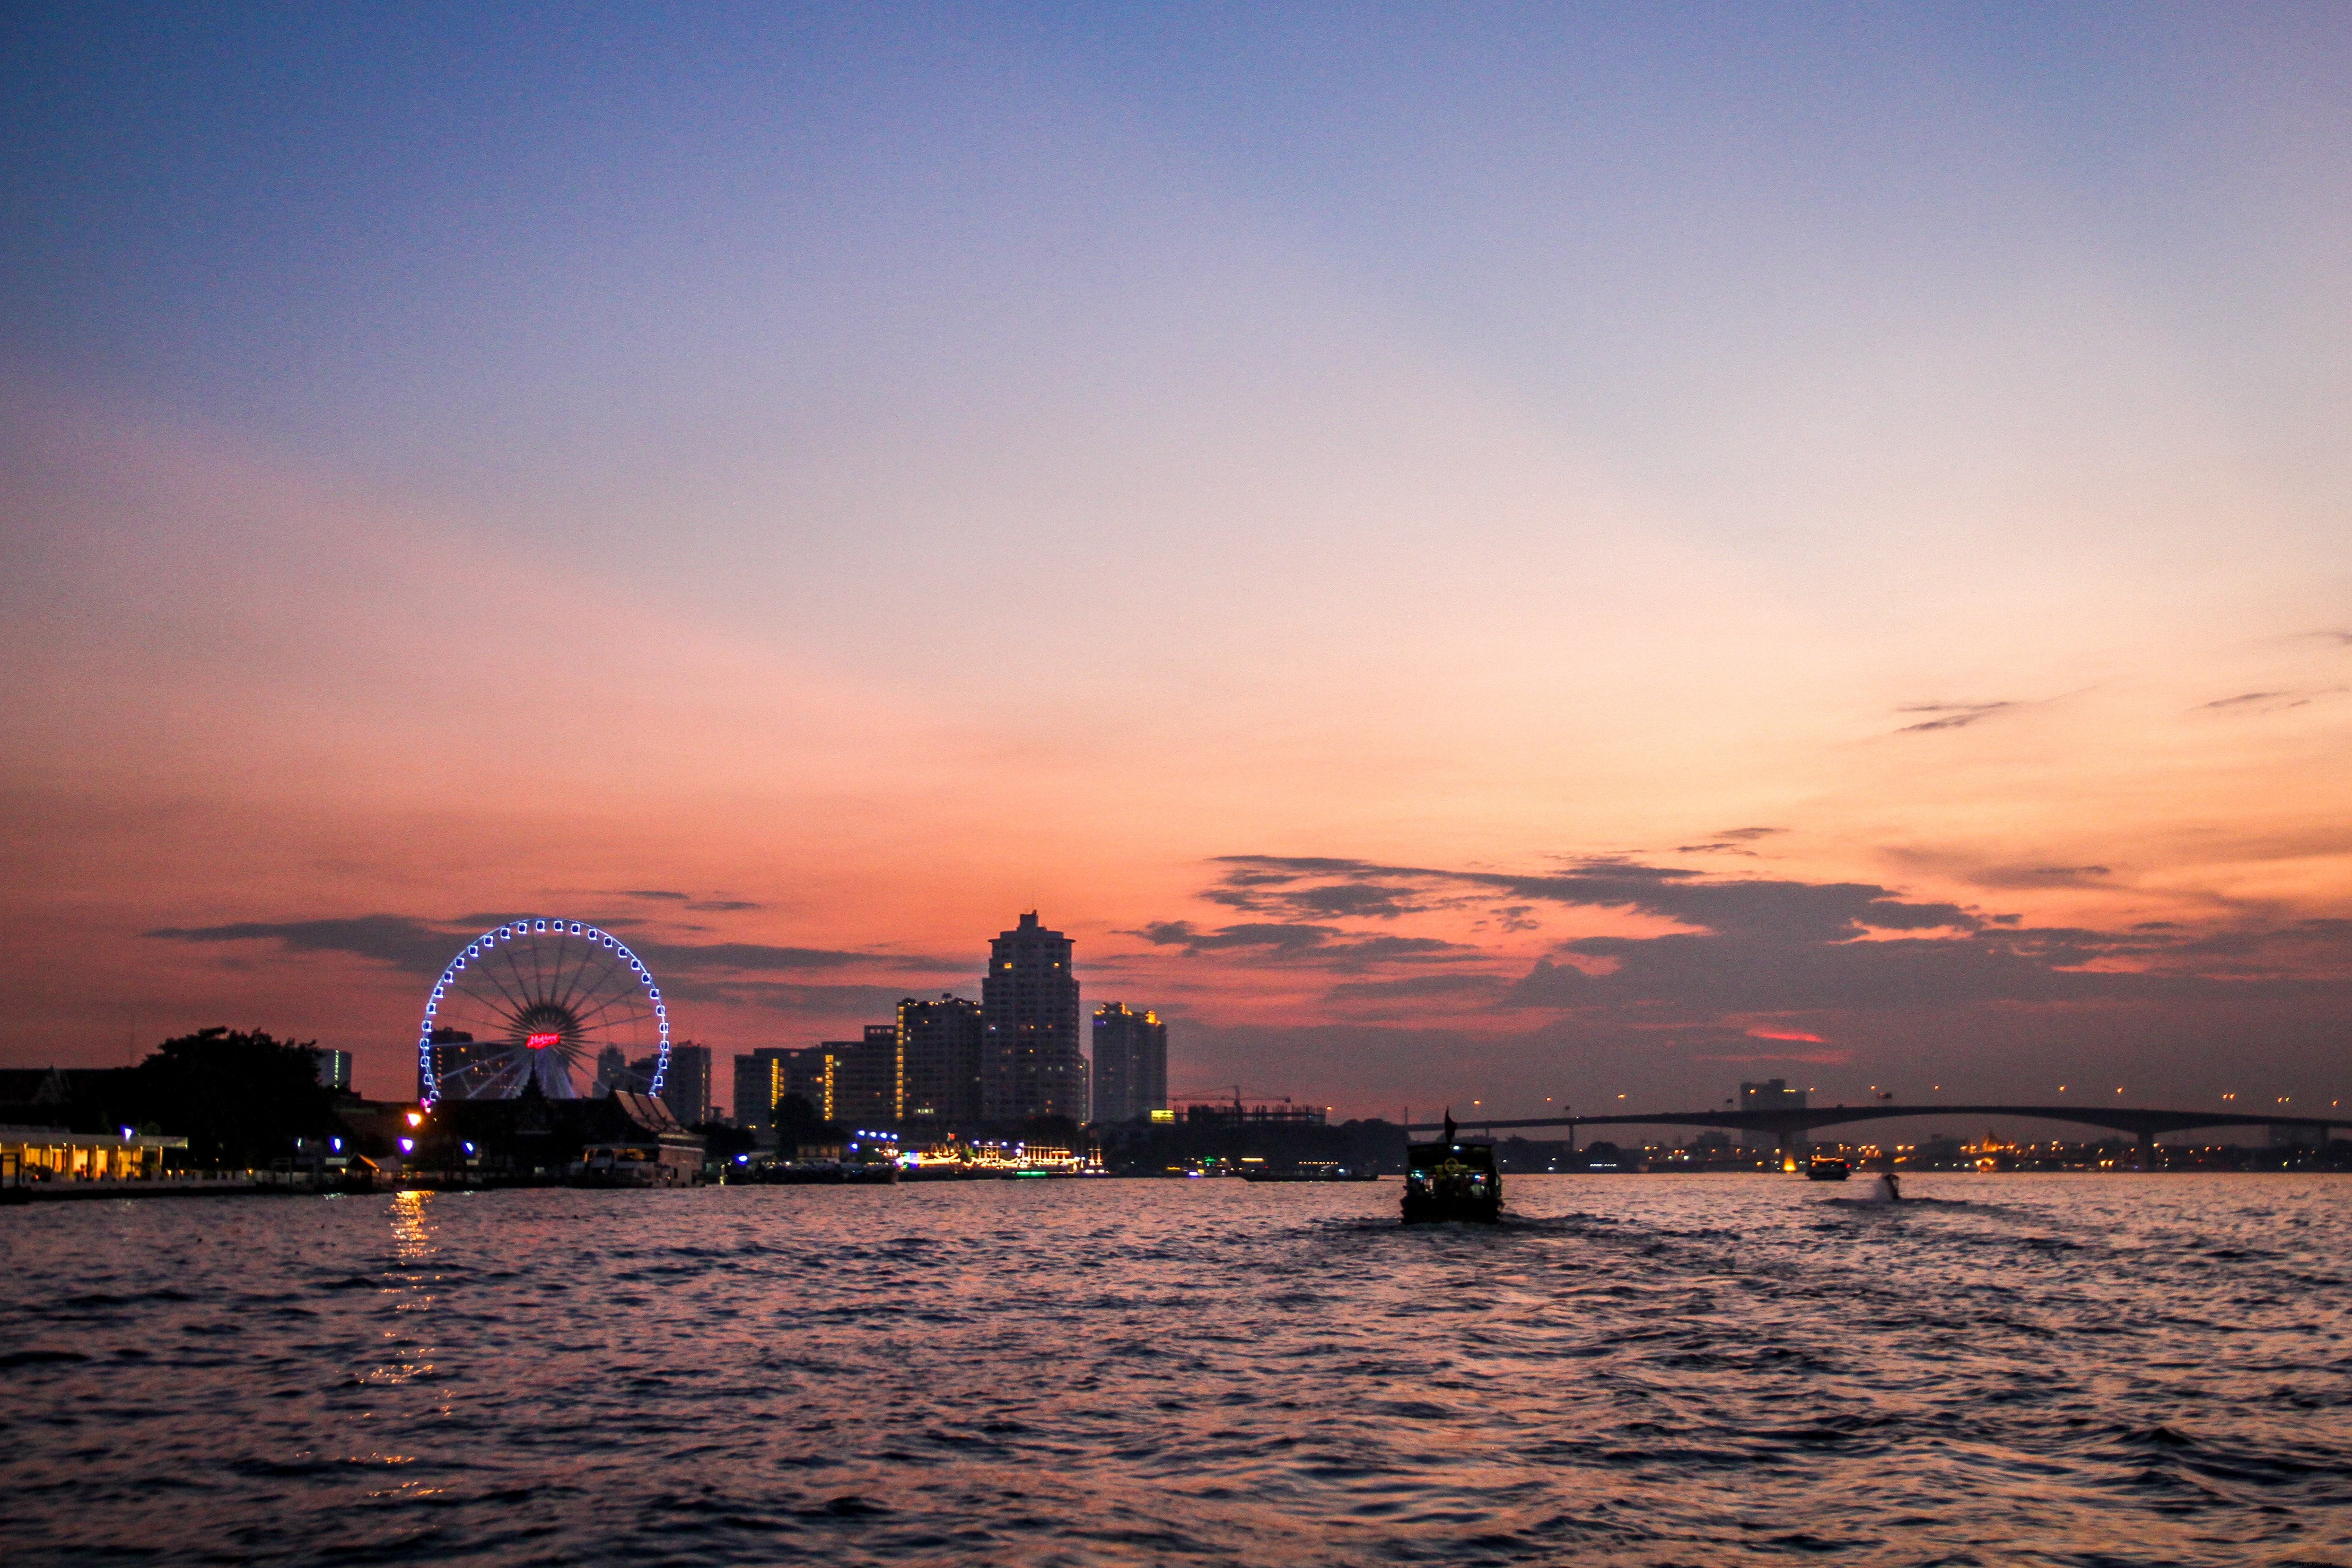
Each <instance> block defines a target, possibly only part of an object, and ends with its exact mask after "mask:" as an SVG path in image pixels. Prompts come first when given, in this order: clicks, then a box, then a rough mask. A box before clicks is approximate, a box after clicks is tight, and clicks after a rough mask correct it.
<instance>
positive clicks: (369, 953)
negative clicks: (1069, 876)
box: [146, 914, 969, 978]
mask: <svg viewBox="0 0 2352 1568" xmlns="http://www.w3.org/2000/svg"><path fill="white" fill-rule="evenodd" d="M490 923H491V924H496V923H498V922H497V921H496V920H492V921H490ZM598 923H599V924H604V925H608V926H609V925H614V924H618V923H620V922H614V921H600V922H598ZM482 929H483V927H482V925H481V924H480V923H479V922H478V921H476V920H473V919H464V920H457V921H434V920H423V919H419V918H417V917H415V916H412V915H393V914H373V915H358V916H352V917H350V918H345V919H324V920H305V921H237V922H236V923H233V924H228V925H215V926H165V927H163V928H160V929H158V930H154V931H148V932H147V933H146V934H147V935H148V936H149V937H151V938H154V939H157V940H160V941H166V942H194V943H225V944H236V943H243V942H274V943H276V944H277V945H278V947H279V948H281V949H283V950H284V951H286V952H341V953H348V954H351V955H352V956H353V957H355V958H363V959H369V960H373V961H375V962H379V963H389V964H391V965H392V966H393V967H394V968H395V969H398V970H402V971H404V972H405V973H412V974H420V975H429V974H437V973H440V972H441V970H442V968H443V967H444V966H446V964H447V963H448V962H449V960H450V957H451V955H452V954H454V953H455V952H457V949H458V948H459V947H461V946H463V945H464V944H465V942H467V939H469V938H471V937H472V936H474V935H475V934H476V933H477V932H478V931H481V930H482ZM630 945H631V946H632V947H634V948H635V951H636V952H638V953H639V954H640V955H641V956H642V957H643V958H644V959H645V960H646V963H648V964H649V965H652V966H653V967H655V968H656V969H658V970H660V971H662V972H663V973H664V974H665V975H666V976H677V977H680V978H683V977H686V976H690V975H704V976H720V975H727V974H761V973H777V972H779V971H789V970H825V969H842V968H851V967H864V968H885V969H892V970H899V971H904V972H906V973H913V974H926V975H936V974H941V973H961V971H962V970H964V969H965V968H967V967H968V966H969V965H968V963H967V961H964V960H959V959H948V958H938V957H930V956H925V955H921V954H914V953H893V952H867V951H857V950H847V949H839V948H822V947H785V946H777V945H773V944H771V943H766V942H661V941H653V940H645V939H639V938H632V939H631V943H630Z"/></svg>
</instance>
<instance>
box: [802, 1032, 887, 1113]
mask: <svg viewBox="0 0 2352 1568" xmlns="http://www.w3.org/2000/svg"><path fill="white" fill-rule="evenodd" d="M817 1048H818V1049H819V1050H821V1051H823V1052H824V1100H823V1101H822V1103H821V1104H820V1106H819V1109H820V1110H823V1112H824V1119H825V1120H826V1121H833V1122H838V1123H839V1124H840V1125H842V1126H844V1127H896V1126H897V1125H898V1118H899V1115H900V1113H901V1110H902V1108H903V1107H904V1105H905V1103H906V1090H907V1075H906V1068H905V1061H904V1058H903V1057H902V1056H901V1054H900V1051H899V1048H898V1025H896V1024H868V1025H866V1037H865V1038H864V1039H862V1040H827V1041H826V1042H824V1044H823V1045H822V1046H819V1047H817Z"/></svg>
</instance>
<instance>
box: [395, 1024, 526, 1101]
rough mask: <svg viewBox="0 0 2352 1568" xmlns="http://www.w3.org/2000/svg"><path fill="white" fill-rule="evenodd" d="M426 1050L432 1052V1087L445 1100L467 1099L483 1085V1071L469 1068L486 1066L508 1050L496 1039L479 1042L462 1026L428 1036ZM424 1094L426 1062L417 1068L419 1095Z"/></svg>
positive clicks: (437, 1031)
mask: <svg viewBox="0 0 2352 1568" xmlns="http://www.w3.org/2000/svg"><path fill="white" fill-rule="evenodd" d="M425 1049H427V1050H428V1051H430V1052H432V1054H433V1087H434V1089H435V1090H436V1092H438V1093H439V1095H440V1096H441V1098H442V1099H444V1100H466V1099H468V1098H470V1097H471V1096H472V1094H473V1093H474V1091H475V1089H477V1088H478V1087H480V1084H481V1079H483V1077H484V1076H485V1075H484V1074H483V1073H480V1072H476V1071H470V1070H468V1069H470V1068H482V1067H484V1066H486V1065H487V1064H488V1062H489V1061H490V1060H491V1059H492V1058H495V1057H496V1056H497V1055H498V1054H499V1052H500V1051H502V1050H503V1049H505V1047H502V1046H500V1045H499V1044H498V1043H497V1042H496V1041H477V1040H476V1039H475V1038H474V1037H473V1036H472V1035H470V1034H467V1032H466V1031H465V1030H463V1029H450V1028H439V1029H436V1030H434V1031H433V1033H432V1034H431V1035H430V1036H428V1037H426V1041H425ZM416 1098H417V1099H419V1100H422V1099H424V1098H425V1064H424V1063H423V1062H421V1061H420V1062H418V1063H417V1067H416Z"/></svg>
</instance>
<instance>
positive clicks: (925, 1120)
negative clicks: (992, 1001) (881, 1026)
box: [898, 993, 987, 1133]
mask: <svg viewBox="0 0 2352 1568" xmlns="http://www.w3.org/2000/svg"><path fill="white" fill-rule="evenodd" d="M986 1037H987V1031H986V1027H985V1026H984V1025H982V1022H981V1016H980V1004H979V1003H977V1002H968V1001H966V1000H964V999H963V998H962V997H961V996H950V995H948V994H944V993H942V994H940V999H939V1000H938V1001H936V1002H918V1001H916V1000H915V999H914V998H913V997H911V996H909V997H908V998H907V999H906V1000H905V1001H903V1002H901V1003H899V1004H898V1048H899V1050H900V1052H901V1053H902V1055H903V1058H904V1060H905V1062H906V1068H907V1094H906V1103H905V1114H904V1116H903V1117H902V1118H901V1120H903V1121H905V1122H906V1124H907V1126H908V1129H909V1130H910V1131H915V1132H917V1133H920V1132H921V1131H925V1130H929V1131H944V1130H947V1129H950V1128H953V1129H962V1130H967V1131H968V1130H969V1129H970V1128H971V1126H972V1124H973V1123H974V1122H976V1121H979V1120H980V1117H981V1109H980V1062H981V1049H982V1041H983V1040H984V1039H985V1038H986Z"/></svg>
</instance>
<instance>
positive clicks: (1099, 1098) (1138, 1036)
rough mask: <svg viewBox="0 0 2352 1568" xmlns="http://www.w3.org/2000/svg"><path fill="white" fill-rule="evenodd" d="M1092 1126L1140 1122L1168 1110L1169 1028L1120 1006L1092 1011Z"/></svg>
mask: <svg viewBox="0 0 2352 1568" xmlns="http://www.w3.org/2000/svg"><path fill="white" fill-rule="evenodd" d="M1094 1032H1095V1047H1094V1089H1095V1093H1094V1101H1095V1104H1094V1120H1095V1121H1144V1120H1145V1119H1147V1118H1148V1117H1150V1114H1151V1113H1152V1112H1153V1111H1155V1110H1167V1109H1168V1026H1167V1025H1166V1024H1164V1023H1162V1022H1160V1015H1159V1014H1157V1013H1154V1012H1152V1011H1150V1009H1148V1008H1147V1009H1146V1010H1144V1011H1143V1012H1140V1013H1139V1012H1136V1011H1135V1010H1134V1009H1132V1008H1130V1007H1129V1006H1128V1005H1127V1004H1126V1003H1124V1002H1106V1003H1104V1004H1103V1005H1101V1006H1099V1007H1097V1008H1096V1009H1095V1031H1094Z"/></svg>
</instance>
